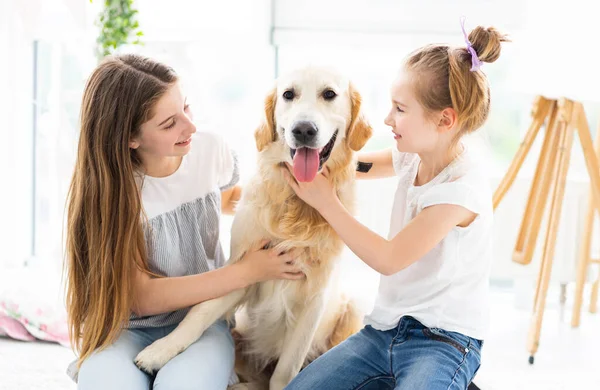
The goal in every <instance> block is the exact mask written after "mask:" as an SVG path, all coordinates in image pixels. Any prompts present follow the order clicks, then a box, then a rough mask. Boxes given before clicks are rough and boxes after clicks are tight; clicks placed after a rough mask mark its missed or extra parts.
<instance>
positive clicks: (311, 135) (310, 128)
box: [292, 121, 319, 145]
mask: <svg viewBox="0 0 600 390" xmlns="http://www.w3.org/2000/svg"><path fill="white" fill-rule="evenodd" d="M318 131H319V130H318V129H317V126H315V124H314V123H312V122H308V121H302V122H297V123H296V124H295V125H294V127H293V128H292V134H293V135H294V138H296V141H298V142H300V143H302V144H303V145H307V144H309V143H311V142H312V141H314V139H315V136H316V135H317V132H318Z"/></svg>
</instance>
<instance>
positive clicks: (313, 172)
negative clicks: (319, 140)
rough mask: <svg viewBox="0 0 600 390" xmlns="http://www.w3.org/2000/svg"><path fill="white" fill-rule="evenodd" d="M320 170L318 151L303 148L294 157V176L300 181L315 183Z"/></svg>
mask: <svg viewBox="0 0 600 390" xmlns="http://www.w3.org/2000/svg"><path fill="white" fill-rule="evenodd" d="M318 170H319V152H318V151H317V150H316V149H310V148H301V149H298V150H297V151H296V154H295V155H294V176H295V177H296V180H298V181H304V182H307V181H313V179H314V178H315V176H317V171H318Z"/></svg>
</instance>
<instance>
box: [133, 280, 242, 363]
mask: <svg viewBox="0 0 600 390" xmlns="http://www.w3.org/2000/svg"><path fill="white" fill-rule="evenodd" d="M245 293H246V289H240V290H235V291H233V292H231V293H229V294H227V295H225V296H223V297H221V298H217V299H212V300H210V301H206V302H202V303H200V304H197V305H196V306H194V307H192V309H191V310H190V311H189V313H188V314H187V315H186V316H185V318H184V319H183V321H181V322H180V323H179V325H177V327H176V328H175V329H174V330H173V331H172V332H171V333H169V334H168V335H167V336H165V337H163V338H162V339H159V340H156V341H155V342H154V343H152V344H151V345H149V346H148V347H146V348H145V349H144V350H143V351H142V352H140V353H139V354H138V355H137V356H136V358H135V365H136V366H138V368H139V369H141V370H142V371H144V372H146V373H148V374H155V373H156V372H157V371H158V370H160V369H161V368H162V367H163V366H164V365H165V364H167V362H168V361H169V360H171V359H173V358H174V357H175V356H177V355H179V354H180V353H181V352H183V351H184V350H185V349H186V348H187V347H189V346H190V345H192V344H193V343H194V342H195V341H196V340H198V339H199V338H200V336H202V334H203V333H204V331H205V330H206V329H207V328H208V327H209V326H211V325H212V324H213V323H214V322H215V321H217V320H218V319H219V318H221V317H223V315H224V314H225V313H227V312H229V311H230V310H231V309H233V308H234V307H235V306H236V305H237V304H238V303H239V302H240V300H241V299H242V298H243V297H244V294H245Z"/></svg>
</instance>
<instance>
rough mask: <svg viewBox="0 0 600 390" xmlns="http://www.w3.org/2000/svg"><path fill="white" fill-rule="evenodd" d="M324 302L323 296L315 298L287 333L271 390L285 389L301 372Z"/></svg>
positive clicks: (321, 314) (271, 383)
mask: <svg viewBox="0 0 600 390" xmlns="http://www.w3.org/2000/svg"><path fill="white" fill-rule="evenodd" d="M324 302H325V299H324V296H323V294H319V295H318V296H317V297H315V298H314V299H313V300H312V301H311V302H309V303H308V304H307V305H306V306H305V308H304V310H302V312H301V313H300V315H299V316H298V320H297V321H296V324H295V325H294V327H293V328H290V329H289V330H288V331H287V332H286V335H285V342H284V347H283V351H282V353H281V356H280V357H279V361H278V362H277V366H276V367H275V371H274V372H273V375H272V376H271V381H270V383H269V389H270V390H281V389H283V388H284V387H285V386H287V385H288V384H289V383H290V382H291V380H292V379H294V377H295V376H296V375H297V374H298V372H300V368H302V364H303V363H304V360H305V359H306V355H307V354H308V351H309V349H310V347H311V346H312V343H313V338H314V336H315V333H316V331H317V328H318V326H319V323H320V322H321V318H322V316H323V310H324V307H325V304H324Z"/></svg>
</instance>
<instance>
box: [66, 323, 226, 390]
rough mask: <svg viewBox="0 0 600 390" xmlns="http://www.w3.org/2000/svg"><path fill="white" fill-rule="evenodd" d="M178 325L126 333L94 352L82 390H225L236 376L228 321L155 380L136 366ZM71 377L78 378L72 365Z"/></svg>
mask: <svg viewBox="0 0 600 390" xmlns="http://www.w3.org/2000/svg"><path fill="white" fill-rule="evenodd" d="M175 327H176V325H171V326H165V327H162V328H144V329H127V330H125V331H123V333H122V334H121V336H120V337H119V339H118V340H117V341H115V343H114V344H112V345H110V346H109V347H108V348H106V349H104V350H102V351H99V352H95V353H94V354H92V355H91V356H90V357H89V358H88V359H86V360H85V361H84V362H83V364H82V365H81V369H80V370H79V373H78V386H77V388H78V389H81V390H96V389H97V390H109V389H111V390H112V389H115V390H117V389H127V390H149V389H154V390H169V389H177V390H184V389H190V390H191V389H198V390H224V389H226V388H227V384H228V382H229V380H230V377H231V375H232V372H233V364H234V354H235V351H234V345H233V338H232V337H231V333H230V332H229V327H228V326H227V324H226V323H225V321H218V322H216V323H215V324H213V325H212V326H211V327H209V328H208V329H207V330H206V331H205V332H204V334H203V335H202V337H200V339H198V340H197V341H196V342H194V343H193V344H192V345H190V346H189V347H188V348H187V349H186V350H185V351H183V352H182V353H181V354H179V355H177V356H176V357H175V358H173V359H172V360H170V361H169V362H168V363H167V364H166V365H165V366H164V367H163V368H161V369H160V370H159V371H158V373H157V374H156V376H155V377H151V376H150V375H148V374H146V373H144V372H143V371H141V370H140V369H138V368H137V367H136V366H135V364H134V363H133V359H134V358H135V357H136V355H137V354H138V353H139V352H140V351H141V350H142V349H144V348H145V347H147V346H148V345H150V344H151V343H152V342H154V341H155V340H157V339H159V338H161V337H164V336H166V335H167V334H169V333H170V332H172V331H173V329H175ZM70 369H71V374H72V375H73V376H74V375H75V372H74V371H75V367H74V365H72V367H71V368H70Z"/></svg>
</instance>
